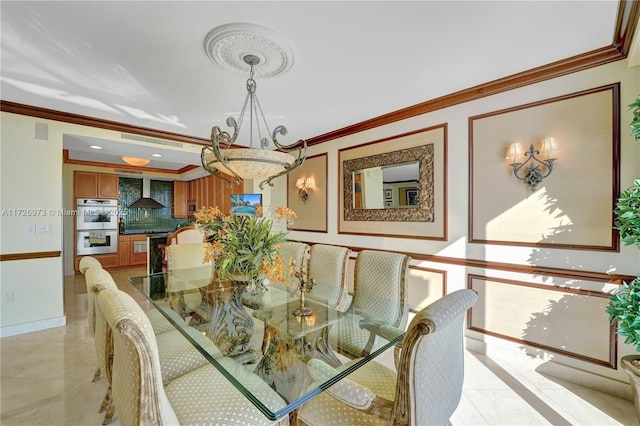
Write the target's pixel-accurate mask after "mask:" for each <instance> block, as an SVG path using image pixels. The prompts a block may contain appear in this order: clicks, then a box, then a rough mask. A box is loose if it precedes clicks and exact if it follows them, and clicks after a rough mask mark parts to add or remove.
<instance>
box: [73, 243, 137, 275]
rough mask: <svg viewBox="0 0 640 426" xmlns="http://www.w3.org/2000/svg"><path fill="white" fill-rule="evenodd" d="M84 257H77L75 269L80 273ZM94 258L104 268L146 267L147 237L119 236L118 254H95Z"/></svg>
mask: <svg viewBox="0 0 640 426" xmlns="http://www.w3.org/2000/svg"><path fill="white" fill-rule="evenodd" d="M83 257H84V256H76V257H75V259H74V268H75V270H76V271H80V260H82V258H83ZM93 257H95V258H96V260H98V261H99V262H100V264H101V265H102V267H103V268H105V269H106V268H117V267H127V266H144V265H146V264H147V236H146V235H145V234H140V235H118V252H117V253H112V254H95V255H93Z"/></svg>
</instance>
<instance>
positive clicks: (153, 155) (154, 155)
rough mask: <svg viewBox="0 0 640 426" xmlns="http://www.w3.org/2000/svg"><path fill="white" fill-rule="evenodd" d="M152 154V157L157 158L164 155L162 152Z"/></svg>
mask: <svg viewBox="0 0 640 426" xmlns="http://www.w3.org/2000/svg"><path fill="white" fill-rule="evenodd" d="M151 156H152V157H156V158H160V157H162V155H160V154H151Z"/></svg>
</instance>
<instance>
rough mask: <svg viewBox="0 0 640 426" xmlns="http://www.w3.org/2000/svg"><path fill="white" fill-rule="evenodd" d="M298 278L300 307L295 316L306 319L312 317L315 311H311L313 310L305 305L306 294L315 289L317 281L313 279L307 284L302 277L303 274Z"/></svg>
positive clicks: (294, 313) (294, 312)
mask: <svg viewBox="0 0 640 426" xmlns="http://www.w3.org/2000/svg"><path fill="white" fill-rule="evenodd" d="M296 275H297V274H296ZM298 278H299V279H300V306H298V307H297V308H296V310H295V311H293V315H295V316H297V317H306V316H309V315H311V314H312V313H313V311H312V310H311V308H309V307H308V306H305V305H304V303H305V293H309V292H310V291H311V290H312V289H313V286H314V285H315V280H314V279H313V278H311V279H309V281H308V282H305V280H304V278H303V277H302V274H300V276H299V277H298Z"/></svg>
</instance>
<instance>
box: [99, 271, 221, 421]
mask: <svg viewBox="0 0 640 426" xmlns="http://www.w3.org/2000/svg"><path fill="white" fill-rule="evenodd" d="M91 269H93V268H91ZM104 289H111V290H114V291H116V290H117V286H116V284H115V282H114V281H113V279H112V278H111V275H110V274H109V273H108V272H107V271H103V272H102V273H99V274H96V277H95V279H94V280H93V281H92V286H91V291H90V299H94V303H93V305H94V313H95V335H94V343H95V350H96V357H97V359H98V368H99V370H100V372H101V374H102V376H103V377H104V378H106V379H107V381H108V383H109V387H108V389H107V393H106V395H105V397H104V399H103V401H102V404H101V405H100V410H99V412H100V413H102V412H105V411H106V414H105V419H104V422H103V424H105V425H106V424H108V423H110V422H111V420H112V417H113V414H114V409H115V405H114V404H113V401H112V398H111V383H112V374H111V371H112V361H113V338H112V333H111V328H110V327H109V325H108V324H107V322H106V319H105V318H104V315H103V314H102V310H101V306H100V304H99V303H97V302H96V301H95V299H97V297H98V294H99V293H100V292H101V291H103V290H104ZM164 312H165V314H167V315H168V316H169V317H171V318H172V320H173V321H174V322H176V323H177V324H180V323H182V322H183V321H182V318H180V317H179V316H178V315H177V314H176V313H175V312H173V311H172V310H170V309H165V310H164ZM144 314H145V315H146V316H147V318H148V319H149V320H150V324H151V326H152V330H153V332H154V334H155V335H156V339H157V342H158V345H159V347H161V348H162V349H163V350H162V351H161V352H160V371H161V375H162V380H163V383H165V384H166V383H168V382H170V381H171V380H173V379H175V378H176V377H179V376H181V375H183V374H185V373H188V372H189V371H192V370H194V369H196V368H198V367H201V366H202V365H204V364H206V363H207V362H208V361H207V360H206V359H205V358H204V357H203V356H202V355H201V354H200V352H199V351H198V350H197V349H196V348H195V347H194V346H193V345H192V344H191V343H190V342H188V341H187V340H186V339H185V338H184V337H183V335H182V334H181V333H180V331H178V330H177V329H176V327H175V326H174V325H172V324H171V323H170V322H169V320H167V319H166V317H165V316H164V315H163V314H162V313H161V312H160V311H158V310H155V309H154V310H151V311H144ZM183 330H184V331H185V332H187V333H188V334H189V335H190V336H191V338H192V339H194V340H196V341H198V342H199V343H200V345H201V346H202V347H204V348H206V349H207V351H208V352H209V353H210V354H211V355H212V356H222V355H221V354H220V351H219V350H218V348H217V347H216V346H215V345H214V344H213V342H211V341H210V340H209V339H207V338H206V337H205V336H203V335H202V333H200V332H198V331H197V330H195V329H193V328H191V327H188V326H186V325H185V326H184V327H183Z"/></svg>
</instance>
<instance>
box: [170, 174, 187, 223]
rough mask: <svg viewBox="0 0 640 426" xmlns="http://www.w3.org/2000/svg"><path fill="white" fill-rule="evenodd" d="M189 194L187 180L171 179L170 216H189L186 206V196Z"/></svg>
mask: <svg viewBox="0 0 640 426" xmlns="http://www.w3.org/2000/svg"><path fill="white" fill-rule="evenodd" d="M188 195H189V182H184V181H179V180H174V181H173V203H172V205H171V216H172V217H175V218H183V219H186V218H188V217H189V212H188V207H187V197H188Z"/></svg>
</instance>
